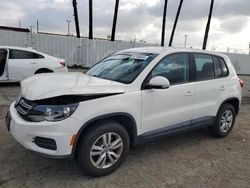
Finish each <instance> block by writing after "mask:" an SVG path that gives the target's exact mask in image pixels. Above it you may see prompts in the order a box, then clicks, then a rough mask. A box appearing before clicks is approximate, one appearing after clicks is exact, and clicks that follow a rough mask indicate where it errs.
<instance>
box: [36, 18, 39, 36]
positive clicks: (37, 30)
mask: <svg viewBox="0 0 250 188" xmlns="http://www.w3.org/2000/svg"><path fill="white" fill-rule="evenodd" d="M36 32H37V33H38V32H39V21H38V20H36Z"/></svg>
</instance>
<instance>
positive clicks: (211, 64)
mask: <svg viewBox="0 0 250 188" xmlns="http://www.w3.org/2000/svg"><path fill="white" fill-rule="evenodd" d="M62 80H63V82H62ZM242 87H243V82H242V81H241V80H240V79H239V78H238V77H237V75H236V72H235V70H234V68H233V65H232V64H231V62H230V60H229V58H228V57H227V56H225V55H223V54H219V53H212V52H207V51H199V50H192V49H173V48H160V47H151V48H135V49H128V50H123V51H120V52H117V53H115V54H112V55H110V56H109V57H107V58H105V59H103V60H102V61H100V62H99V63H97V64H96V65H95V66H93V67H92V68H91V69H90V70H88V71H87V72H86V73H85V74H83V73H67V74H46V75H35V76H32V77H30V78H27V79H25V80H24V81H22V83H21V88H22V91H21V95H20V97H19V99H18V100H17V101H16V102H14V103H13V104H11V106H10V112H8V114H7V116H6V125H7V128H8V130H10V132H11V134H12V135H13V137H14V138H15V139H16V140H17V141H18V142H20V143H21V144H22V145H23V146H24V147H26V148H28V149H30V150H33V151H35V152H38V153H40V154H42V155H44V156H47V157H52V158H62V157H69V156H70V157H73V158H74V159H76V160H77V161H78V163H79V165H80V166H81V167H82V169H83V171H84V172H85V173H86V174H88V175H90V176H103V175H107V174H109V173H111V172H113V171H114V170H115V169H117V168H118V167H119V166H120V165H121V163H122V162H123V161H124V159H125V158H126V156H127V154H128V152H129V148H130V147H131V146H134V145H136V144H139V143H143V142H145V141H149V140H152V139H154V138H156V137H159V136H163V135H170V134H176V133H179V132H182V131H187V130H192V129H196V128H201V127H208V130H209V132H210V133H211V134H212V135H213V136H215V137H220V138H222V137H225V136H227V135H228V134H229V133H230V132H231V130H232V128H233V126H234V122H235V118H236V115H237V114H238V113H239V109H240V104H241V92H242Z"/></svg>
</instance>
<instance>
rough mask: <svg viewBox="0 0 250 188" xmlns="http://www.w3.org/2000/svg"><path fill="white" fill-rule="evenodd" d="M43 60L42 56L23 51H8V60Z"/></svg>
mask: <svg viewBox="0 0 250 188" xmlns="http://www.w3.org/2000/svg"><path fill="white" fill-rule="evenodd" d="M41 58H44V57H43V56H42V55H40V54H37V53H34V52H29V51H24V50H10V56H9V59H41Z"/></svg>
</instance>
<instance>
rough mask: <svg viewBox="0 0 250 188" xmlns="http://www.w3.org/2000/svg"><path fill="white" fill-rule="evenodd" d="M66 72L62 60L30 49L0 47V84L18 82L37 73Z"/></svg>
mask: <svg viewBox="0 0 250 188" xmlns="http://www.w3.org/2000/svg"><path fill="white" fill-rule="evenodd" d="M67 71H68V69H67V67H66V66H65V60H64V59H59V58H55V57H52V56H50V55H47V54H44V53H41V52H38V51H36V50H34V49H32V48H21V47H13V46H0V82H18V81H21V80H23V79H24V78H27V77H29V76H31V75H34V74H38V73H51V72H67Z"/></svg>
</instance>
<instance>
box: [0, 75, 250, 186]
mask: <svg viewBox="0 0 250 188" xmlns="http://www.w3.org/2000/svg"><path fill="white" fill-rule="evenodd" d="M241 78H242V79H243V80H244V81H245V88H244V99H243V103H242V108H241V112H240V114H239V116H238V118H237V121H236V125H235V128H234V130H233V132H232V133H231V134H230V135H229V136H228V137H226V138H224V139H215V138H212V137H210V136H209V134H208V133H207V131H206V130H205V129H204V130H197V131H193V132H189V133H184V134H179V135H175V136H171V137H166V138H162V139H158V140H155V141H153V142H150V143H147V144H145V145H140V146H137V147H136V148H133V149H132V150H131V151H130V154H129V156H128V158H127V160H126V161H125V163H124V164H123V165H122V166H121V167H120V168H119V169H118V170H117V171H116V172H115V173H113V174H111V175H109V176H106V177H101V178H89V177H86V176H85V175H84V174H83V173H82V172H81V170H80V169H79V167H78V166H77V164H76V163H75V162H74V161H73V160H70V159H67V160H52V159H47V158H44V157H41V156H39V155H37V154H36V153H34V152H32V151H29V150H26V149H25V148H23V147H22V146H21V145H20V144H18V143H17V142H16V141H15V140H14V139H13V138H12V137H11V135H10V134H9V132H8V131H7V130H6V128H5V124H4V116H5V113H6V111H7V110H8V106H9V105H10V103H11V102H12V101H13V100H14V99H15V98H16V96H18V94H19V92H20V87H19V85H18V84H1V85H0V187H10V188H13V187H91V188H92V187H95V188H99V187H108V188H113V187H130V188H131V187H143V188H145V187H192V188H193V187H249V185H250V125H249V122H250V113H249V112H250V94H249V89H250V88H249V83H250V77H247V76H243V77H241Z"/></svg>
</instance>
